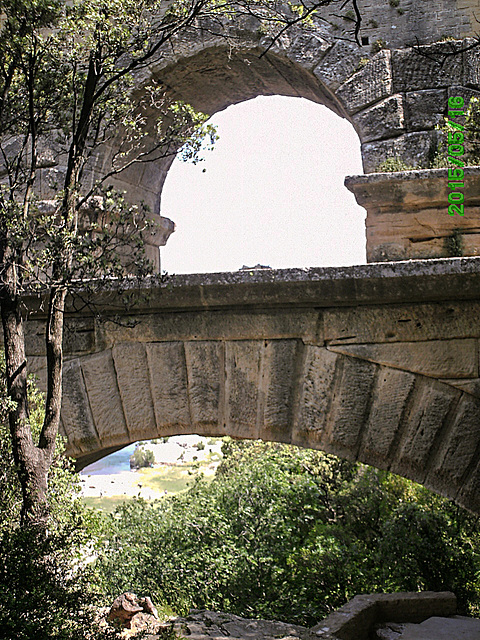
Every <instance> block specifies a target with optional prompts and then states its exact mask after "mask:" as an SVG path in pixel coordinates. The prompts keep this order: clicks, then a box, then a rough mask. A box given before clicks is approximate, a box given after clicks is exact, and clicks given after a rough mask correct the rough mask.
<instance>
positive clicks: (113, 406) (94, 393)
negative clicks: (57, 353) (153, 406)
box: [82, 350, 128, 446]
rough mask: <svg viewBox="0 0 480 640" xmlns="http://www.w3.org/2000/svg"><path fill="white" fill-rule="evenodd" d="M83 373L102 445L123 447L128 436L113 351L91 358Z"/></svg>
mask: <svg viewBox="0 0 480 640" xmlns="http://www.w3.org/2000/svg"><path fill="white" fill-rule="evenodd" d="M82 373H83V378H84V380H85V388H86V390H87V396H88V403H89V405H90V408H91V411H92V416H93V420H94V423H95V427H96V430H97V432H98V436H99V439H100V442H105V443H108V446H112V445H116V444H122V443H123V442H125V435H126V434H127V433H128V429H127V425H126V421H125V414H124V412H123V406H122V401H121V398H120V393H119V391H118V384H117V375H116V371H115V366H114V364H113V359H112V353H111V351H110V350H108V351H102V352H100V353H96V354H94V355H92V356H87V357H86V358H85V359H84V360H83V361H82Z"/></svg>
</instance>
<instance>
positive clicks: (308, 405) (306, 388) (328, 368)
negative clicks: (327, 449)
mask: <svg viewBox="0 0 480 640" xmlns="http://www.w3.org/2000/svg"><path fill="white" fill-rule="evenodd" d="M337 360H338V356H337V355H336V354H334V353H331V352H330V351H328V350H327V349H323V348H321V347H313V346H311V347H307V348H306V353H305V364H304V382H303V384H302V390H301V396H300V400H299V411H298V419H297V420H295V423H294V429H293V432H292V443H293V444H297V445H300V446H301V445H303V446H307V447H308V446H310V447H311V446H312V445H313V443H319V442H320V441H321V439H322V437H323V434H324V431H325V428H326V423H327V418H328V415H329V408H330V403H331V396H332V389H333V384H334V377H335V367H336V363H337Z"/></svg>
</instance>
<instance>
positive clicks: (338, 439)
mask: <svg viewBox="0 0 480 640" xmlns="http://www.w3.org/2000/svg"><path fill="white" fill-rule="evenodd" d="M377 369H378V367H376V365H374V364H372V363H370V362H366V361H364V360H357V359H355V358H348V357H347V358H342V372H341V379H340V381H339V383H338V386H337V385H336V389H335V392H334V396H333V398H332V403H331V406H330V416H329V426H328V431H327V433H326V434H325V435H326V438H327V439H326V440H325V444H324V446H325V450H326V451H330V452H331V453H334V454H335V455H339V456H341V457H343V458H346V459H347V460H356V458H357V454H358V447H359V445H360V441H361V435H362V431H363V429H364V428H365V423H366V420H367V418H368V412H369V408H370V401H371V397H372V393H373V387H374V382H375V375H376V373H377Z"/></svg>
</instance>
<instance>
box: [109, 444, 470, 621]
mask: <svg viewBox="0 0 480 640" xmlns="http://www.w3.org/2000/svg"><path fill="white" fill-rule="evenodd" d="M224 454H225V458H224V461H223V463H222V464H221V466H220V467H219V469H218V471H217V474H216V476H215V478H214V480H213V481H212V482H211V484H207V483H205V482H203V481H202V480H200V481H197V482H196V483H195V484H194V485H193V486H192V487H191V488H190V489H189V491H188V492H186V493H185V494H183V495H178V496H176V497H173V498H170V499H164V500H162V501H160V502H157V503H155V504H153V505H149V504H147V503H146V502H144V501H142V500H138V501H135V502H133V503H130V504H125V505H124V506H123V507H122V508H120V509H118V510H117V512H116V513H115V514H114V516H113V517H112V518H111V521H110V526H111V529H112V535H111V539H110V541H109V545H108V547H107V549H106V550H105V553H104V555H103V557H102V558H101V559H100V561H99V571H100V572H101V574H102V579H103V584H104V588H105V589H106V590H107V591H109V592H110V594H111V595H112V596H113V595H114V594H116V593H118V592H120V591H123V590H125V589H132V590H134V591H139V592H142V591H143V592H144V593H147V594H149V595H152V596H153V597H154V599H155V600H157V601H159V602H168V603H170V604H171V605H172V606H173V607H174V608H175V609H177V610H179V611H182V610H184V609H185V608H187V607H188V606H192V607H198V608H201V607H210V608H216V609H223V610H226V611H229V612H233V613H236V614H239V615H243V616H251V617H267V618H268V617H270V618H277V619H283V620H288V621H292V622H293V621H295V622H298V623H303V624H313V623H314V622H316V621H317V620H319V619H320V618H322V617H323V616H324V615H325V614H326V613H328V612H329V611H331V610H332V609H334V608H336V607H338V606H340V605H341V604H343V603H344V602H345V601H346V600H347V599H348V598H350V597H352V596H354V595H355V594H357V593H361V592H370V591H372V592H373V591H383V590H388V591H395V590H412V589H413V590H417V589H433V590H438V589H440V590H443V589H452V590H453V591H455V592H456V594H457V596H458V598H459V603H460V606H461V608H462V609H463V610H464V611H467V610H470V611H474V610H476V607H477V606H478V587H479V584H478V570H479V568H480V564H479V558H478V552H477V549H478V534H477V530H476V519H475V518H473V517H472V516H470V515H468V514H466V513H464V512H462V511H460V510H459V509H457V508H456V507H454V506H453V505H451V504H450V503H449V502H447V501H446V500H443V499H441V498H439V497H437V496H434V495H432V494H431V493H429V492H427V491H426V490H425V489H424V488H422V487H420V486H418V485H414V484H413V483H411V482H408V481H406V480H404V479H402V478H399V477H397V476H393V475H391V474H388V473H386V472H381V471H377V470H375V469H372V468H367V467H364V466H358V465H353V464H350V463H348V462H345V461H341V460H339V459H337V458H335V457H333V456H329V455H326V454H323V453H320V452H314V451H308V450H301V449H297V448H294V447H288V446H284V445H277V444H264V443H261V442H255V443H240V444H234V443H229V444H228V445H227V446H226V448H225V451H224Z"/></svg>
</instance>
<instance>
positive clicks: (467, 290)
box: [28, 258, 480, 510]
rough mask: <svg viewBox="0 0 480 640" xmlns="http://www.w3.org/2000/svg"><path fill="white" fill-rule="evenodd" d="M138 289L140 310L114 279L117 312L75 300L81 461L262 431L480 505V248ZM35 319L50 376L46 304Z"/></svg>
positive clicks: (70, 361)
mask: <svg viewBox="0 0 480 640" xmlns="http://www.w3.org/2000/svg"><path fill="white" fill-rule="evenodd" d="M129 293H130V294H131V296H130V297H132V296H133V297H134V298H135V297H136V296H137V297H138V300H137V303H136V304H135V307H134V310H133V309H131V310H130V311H128V310H125V309H124V308H123V307H122V304H121V299H120V297H119V295H118V293H117V292H116V291H115V289H114V288H113V289H112V290H111V291H106V292H104V293H101V294H98V300H97V302H99V303H101V304H102V307H103V308H104V309H105V310H106V311H105V313H106V314H107V315H106V318H107V319H106V321H104V322H101V323H100V322H99V321H97V320H96V319H95V318H94V317H93V316H88V315H86V314H84V313H82V314H76V313H75V312H73V311H71V312H70V313H69V315H68V322H67V325H68V328H67V334H66V351H67V353H66V364H65V372H64V392H65V397H64V401H63V407H62V430H63V433H64V434H65V435H66V436H67V438H68V452H69V453H70V454H71V455H73V456H75V457H76V458H77V460H78V462H79V466H84V465H85V464H87V463H88V462H90V461H93V460H94V459H97V458H99V457H102V456H103V455H106V454H107V453H109V452H111V451H114V450H116V449H118V448H120V447H122V446H125V445H127V444H129V443H131V442H135V441H137V440H140V439H150V438H156V437H159V436H165V435H172V434H183V433H199V434H205V435H217V436H222V435H230V436H233V437H236V438H263V439H265V440H271V441H279V442H288V443H293V444H297V445H300V446H305V447H311V448H315V449H322V450H324V451H327V452H332V453H335V454H337V455H339V456H342V457H345V458H348V459H350V460H360V461H362V462H365V463H368V464H372V465H374V466H377V467H379V468H383V469H390V470H391V471H394V472H396V473H399V474H401V475H404V476H405V477H408V478H411V479H413V480H416V481H417V482H421V483H423V484H425V485H426V486H428V487H430V488H432V489H433V490H435V491H437V492H439V493H441V494H443V495H445V496H449V497H451V498H454V499H455V500H456V501H457V502H459V503H460V504H462V505H464V506H466V507H468V508H469V509H472V510H480V501H479V495H480V493H479V488H480V374H479V339H480V328H479V324H478V318H479V316H480V260H479V259H477V258H459V259H448V260H429V261H409V262H397V263H391V262H389V263H385V264H371V265H364V266H359V267H345V268H323V269H320V268H319V269H307V270H283V271H274V270H252V271H240V272H236V273H224V274H210V275H197V276H176V277H173V278H172V279H171V280H170V281H169V282H168V283H163V284H162V283H159V282H158V281H152V282H151V283H150V285H149V286H148V287H147V288H146V289H145V290H132V291H131V292H129ZM31 305H32V306H34V305H35V301H34V300H32V301H31ZM37 306H38V305H37ZM126 324H129V325H130V327H127V326H126ZM29 326H30V332H29V342H28V351H29V353H30V357H29V362H30V367H31V369H32V370H34V371H36V373H37V375H38V376H39V378H40V381H41V382H42V380H43V381H44V380H45V374H44V370H43V366H44V358H43V357H42V349H43V330H44V326H43V317H42V311H41V307H40V306H39V310H38V312H37V314H36V317H35V316H34V317H32V318H31V320H30V321H29Z"/></svg>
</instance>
